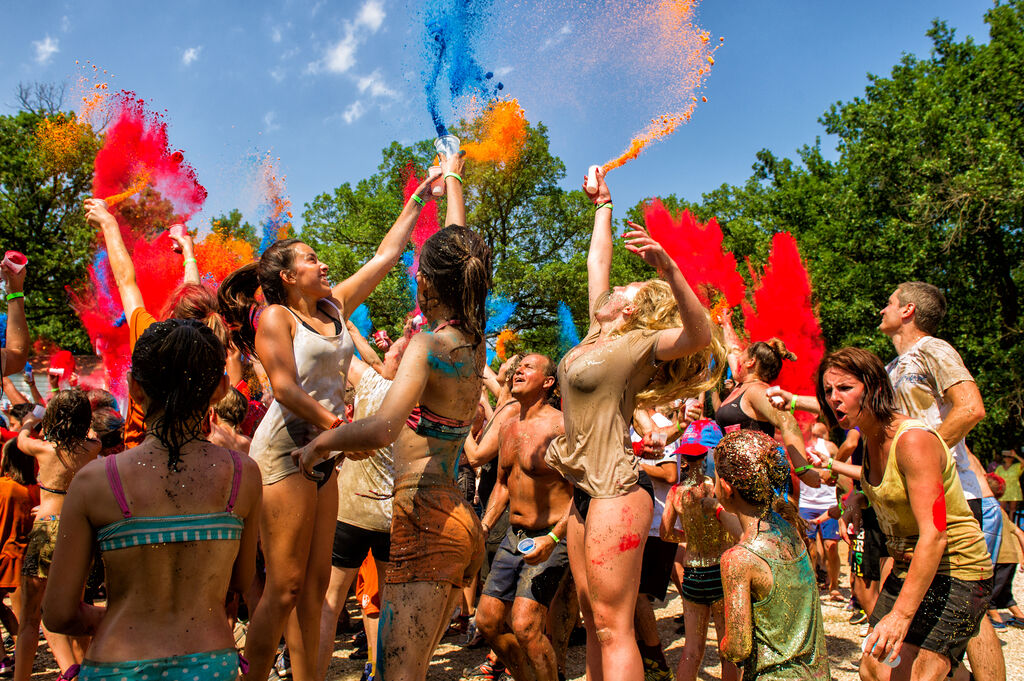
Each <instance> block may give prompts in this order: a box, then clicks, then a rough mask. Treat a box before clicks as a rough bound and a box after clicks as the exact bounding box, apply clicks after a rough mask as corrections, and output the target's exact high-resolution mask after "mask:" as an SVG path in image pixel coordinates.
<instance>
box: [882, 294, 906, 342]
mask: <svg viewBox="0 0 1024 681" xmlns="http://www.w3.org/2000/svg"><path fill="white" fill-rule="evenodd" d="M897 294H898V291H893V292H892V295H891V296H889V300H887V301H886V303H885V307H883V308H882V309H881V310H879V312H878V314H879V315H881V317H882V321H881V322H879V324H878V330H879V331H881V332H882V333H884V334H893V333H896V332H897V331H899V330H900V327H901V326H903V313H904V312H905V311H906V309H907V307H908V306H907V305H901V304H900V297H899V295H897Z"/></svg>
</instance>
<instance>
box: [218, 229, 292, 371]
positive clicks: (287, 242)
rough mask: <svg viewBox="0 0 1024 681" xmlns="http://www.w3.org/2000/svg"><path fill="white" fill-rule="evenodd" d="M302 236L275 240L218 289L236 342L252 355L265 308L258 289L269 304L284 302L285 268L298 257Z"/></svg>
mask: <svg viewBox="0 0 1024 681" xmlns="http://www.w3.org/2000/svg"><path fill="white" fill-rule="evenodd" d="M299 243H302V240H301V239H282V240H281V241H275V242H274V243H273V244H272V245H271V246H270V247H269V248H267V250H265V251H263V255H261V256H260V259H259V260H258V261H256V262H251V263H249V264H247V265H242V266H241V267H239V268H238V269H237V270H235V271H234V272H232V273H231V274H229V275H228V276H227V277H225V278H224V281H223V282H221V285H220V288H219V289H218V290H217V303H218V307H219V308H220V314H221V315H222V316H223V317H224V319H225V320H226V321H227V323H228V325H229V326H230V327H231V329H232V332H231V338H232V340H233V341H234V343H235V345H236V346H237V347H238V348H239V349H240V350H242V351H243V352H245V353H247V354H249V355H255V354H256V322H257V320H259V316H260V313H261V312H262V305H263V304H262V303H261V302H260V301H259V300H258V299H257V296H256V292H257V291H262V293H263V301H265V304H266V305H284V304H285V302H286V301H287V299H288V297H287V294H286V293H285V289H284V282H283V281H281V272H283V271H285V270H289V269H291V267H292V264H293V263H294V261H295V253H294V251H293V250H292V246H294V245H295V244H299Z"/></svg>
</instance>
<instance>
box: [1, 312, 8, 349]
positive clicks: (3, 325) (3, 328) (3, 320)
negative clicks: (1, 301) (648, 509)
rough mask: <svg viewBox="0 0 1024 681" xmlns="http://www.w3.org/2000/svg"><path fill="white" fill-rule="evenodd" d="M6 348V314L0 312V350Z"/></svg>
mask: <svg viewBox="0 0 1024 681" xmlns="http://www.w3.org/2000/svg"><path fill="white" fill-rule="evenodd" d="M6 347H7V313H6V312H0V348H6Z"/></svg>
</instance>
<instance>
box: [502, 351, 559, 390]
mask: <svg viewBox="0 0 1024 681" xmlns="http://www.w3.org/2000/svg"><path fill="white" fill-rule="evenodd" d="M547 365H548V360H547V358H546V357H544V356H543V355H527V356H526V357H524V358H523V361H521V362H520V363H519V366H518V367H517V368H516V372H515V373H514V374H513V375H512V396H513V397H524V396H526V395H532V394H534V393H536V392H537V391H539V390H544V388H545V383H546V382H547V381H548V380H549V379H550V380H551V381H554V380H555V379H554V378H553V377H552V376H548V375H547V368H548V366H547Z"/></svg>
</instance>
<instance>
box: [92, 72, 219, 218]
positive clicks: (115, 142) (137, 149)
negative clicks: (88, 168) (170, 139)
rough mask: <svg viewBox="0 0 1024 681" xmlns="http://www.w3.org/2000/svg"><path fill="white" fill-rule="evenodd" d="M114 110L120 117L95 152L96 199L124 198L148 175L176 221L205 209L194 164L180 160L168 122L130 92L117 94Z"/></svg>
mask: <svg viewBox="0 0 1024 681" xmlns="http://www.w3.org/2000/svg"><path fill="white" fill-rule="evenodd" d="M110 106H111V108H112V110H113V111H115V112H116V115H115V118H114V123H113V124H112V125H111V126H110V128H109V129H108V130H107V132H106V136H105V139H104V143H103V147H102V148H101V149H100V151H99V153H97V154H96V164H95V170H94V172H93V196H99V197H106V196H115V195H118V194H121V193H123V192H125V191H126V190H128V189H130V188H132V187H133V186H134V187H138V183H139V181H140V178H142V177H147V178H148V182H147V184H149V185H150V186H152V187H153V189H155V190H156V191H157V192H159V194H160V196H161V197H162V198H164V199H165V200H168V201H170V202H171V204H172V205H173V207H174V210H175V211H176V217H177V218H178V221H179V222H185V221H186V220H187V219H188V218H189V217H191V216H192V215H194V214H195V213H196V212H198V211H199V209H200V208H201V207H202V205H203V202H204V201H205V200H206V189H205V188H204V187H203V186H202V185H201V184H199V181H198V179H197V178H196V174H195V171H194V170H193V169H192V166H190V165H188V164H187V163H183V162H180V161H178V158H181V157H179V156H176V155H175V154H174V153H173V152H172V151H171V150H170V148H169V147H168V143H167V123H166V122H165V121H164V120H163V117H162V116H161V115H160V114H157V113H153V112H151V111H148V110H147V109H146V103H145V101H144V100H142V99H138V98H136V97H135V96H134V94H133V93H130V92H126V91H121V92H120V93H118V94H117V95H115V96H114V97H113V99H112V100H111V102H110ZM136 191H138V189H136Z"/></svg>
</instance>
